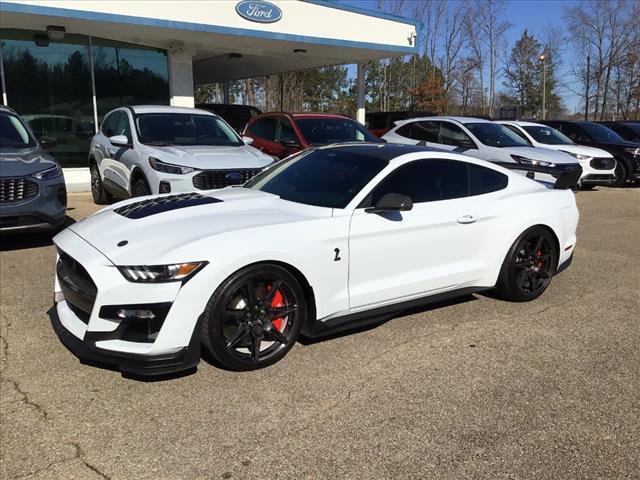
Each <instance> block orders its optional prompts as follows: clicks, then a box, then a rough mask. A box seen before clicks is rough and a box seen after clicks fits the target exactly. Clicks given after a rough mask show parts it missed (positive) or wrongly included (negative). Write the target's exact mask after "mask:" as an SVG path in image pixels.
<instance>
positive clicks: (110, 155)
mask: <svg viewBox="0 0 640 480" xmlns="http://www.w3.org/2000/svg"><path fill="white" fill-rule="evenodd" d="M103 128H104V138H103V139H102V140H101V142H100V143H101V144H102V145H100V148H101V150H102V152H103V155H104V157H103V160H102V162H101V165H100V170H101V171H102V175H103V179H104V180H106V182H104V183H105V188H107V189H108V190H113V187H114V186H115V188H116V190H115V191H112V193H114V194H116V195H123V194H125V193H127V194H129V193H130V188H129V187H130V180H131V171H132V169H133V166H134V164H135V160H136V153H135V151H134V150H133V140H132V136H131V122H130V118H129V115H128V114H127V112H126V111H125V110H116V111H114V112H113V113H111V114H110V115H109V117H108V119H107V121H106V123H105V124H104V126H103ZM118 135H124V136H125V137H127V140H128V145H114V144H113V143H111V140H110V138H111V137H115V136H118ZM96 147H97V145H96ZM110 184H111V185H110Z"/></svg>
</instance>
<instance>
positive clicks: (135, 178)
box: [89, 105, 274, 204]
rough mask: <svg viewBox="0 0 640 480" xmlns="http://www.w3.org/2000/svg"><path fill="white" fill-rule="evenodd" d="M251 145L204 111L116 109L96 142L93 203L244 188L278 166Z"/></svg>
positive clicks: (92, 163) (93, 144) (92, 159)
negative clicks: (244, 185) (235, 186)
mask: <svg viewBox="0 0 640 480" xmlns="http://www.w3.org/2000/svg"><path fill="white" fill-rule="evenodd" d="M249 143H251V139H248V138H247V139H243V138H240V137H239V136H238V135H237V134H236V133H235V131H234V130H233V129H232V128H231V127H230V126H229V125H228V124H227V123H226V122H225V121H224V120H222V119H221V118H220V117H218V116H217V115H215V114H213V113H211V112H207V111H205V110H198V109H194V108H180V107H163V106H157V105H153V106H151V105H150V106H135V107H122V108H117V109H115V110H112V111H111V112H109V113H108V114H107V115H106V116H105V118H104V121H103V122H102V125H101V128H100V131H99V132H98V133H97V134H96V135H95V136H94V137H93V140H92V141H91V149H90V151H89V168H90V171H91V192H92V194H93V200H94V201H95V202H96V203H98V204H104V203H108V202H109V201H110V200H111V199H112V197H119V198H128V197H137V196H142V195H150V194H157V193H170V192H188V191H194V190H210V189H214V188H223V187H226V186H229V185H241V184H243V183H245V182H247V181H248V180H249V179H251V178H252V177H253V176H254V175H256V174H258V173H259V172H261V171H262V170H264V169H265V168H266V167H268V166H269V165H271V164H273V163H274V159H273V157H271V156H269V155H266V154H264V153H262V152H260V151H259V150H257V149H255V148H253V147H251V146H249Z"/></svg>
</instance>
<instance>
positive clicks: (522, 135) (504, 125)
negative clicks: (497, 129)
mask: <svg viewBox="0 0 640 480" xmlns="http://www.w3.org/2000/svg"><path fill="white" fill-rule="evenodd" d="M502 126H503V127H507V128H508V129H509V130H511V131H512V132H513V133H515V134H516V135H518V136H519V137H520V138H521V139H523V140H524V141H525V142H527V143H528V144H529V145H531V142H530V141H529V139H528V138H527V137H526V135H525V134H524V133H522V131H521V130H520V129H519V128H518V127H514V126H513V125H507V124H506V123H503V124H502Z"/></svg>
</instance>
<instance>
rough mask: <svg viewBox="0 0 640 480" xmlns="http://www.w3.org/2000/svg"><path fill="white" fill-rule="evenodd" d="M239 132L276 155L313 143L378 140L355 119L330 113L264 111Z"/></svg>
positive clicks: (300, 148) (280, 156)
mask: <svg viewBox="0 0 640 480" xmlns="http://www.w3.org/2000/svg"><path fill="white" fill-rule="evenodd" d="M243 135H244V136H245V137H251V138H253V143H252V146H253V147H255V148H257V149H259V150H262V151H263V152H264V153H266V154H269V155H272V156H274V157H278V158H285V157H288V156H289V155H291V154H293V153H296V152H299V151H300V150H304V149H305V148H309V147H312V146H316V145H327V144H330V143H342V142H354V141H362V142H380V139H379V138H377V137H375V136H374V135H372V134H371V132H369V130H367V129H366V128H365V127H364V126H362V125H361V124H360V123H358V122H356V121H355V120H352V119H351V118H349V117H347V116H345V115H336V114H330V113H264V114H262V115H259V116H258V117H256V118H253V119H251V120H250V121H249V123H248V124H247V126H246V127H245V129H244V133H243Z"/></svg>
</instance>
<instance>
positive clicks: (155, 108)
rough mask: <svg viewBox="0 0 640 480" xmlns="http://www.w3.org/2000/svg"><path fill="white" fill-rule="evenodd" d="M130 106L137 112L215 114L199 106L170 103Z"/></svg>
mask: <svg viewBox="0 0 640 480" xmlns="http://www.w3.org/2000/svg"><path fill="white" fill-rule="evenodd" d="M129 108H131V110H133V112H134V113H136V114H143V113H187V114H188V113H198V114H203V115H213V116H215V114H213V113H211V112H209V111H207V110H201V109H198V108H189V107H173V106H168V105H131V106H130V107H129Z"/></svg>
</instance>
